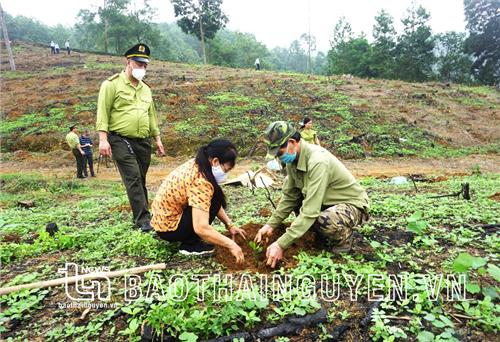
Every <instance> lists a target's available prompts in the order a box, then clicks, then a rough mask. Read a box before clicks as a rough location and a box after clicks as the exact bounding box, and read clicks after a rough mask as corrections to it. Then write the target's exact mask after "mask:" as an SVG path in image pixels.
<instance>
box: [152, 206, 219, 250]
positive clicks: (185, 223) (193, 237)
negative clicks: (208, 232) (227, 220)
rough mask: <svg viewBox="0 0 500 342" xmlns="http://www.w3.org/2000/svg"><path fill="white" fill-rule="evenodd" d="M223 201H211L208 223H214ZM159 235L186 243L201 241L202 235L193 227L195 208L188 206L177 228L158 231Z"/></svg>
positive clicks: (172, 240) (165, 238)
mask: <svg viewBox="0 0 500 342" xmlns="http://www.w3.org/2000/svg"><path fill="white" fill-rule="evenodd" d="M221 205H222V202H221V201H220V200H219V201H217V200H214V199H213V198H212V202H211V203H210V213H209V218H208V223H210V224H212V222H214V220H215V218H216V217H217V213H218V212H219V210H220V208H221ZM156 233H157V234H158V236H159V237H160V238H161V239H163V240H166V241H171V242H175V241H180V242H184V243H188V244H190V243H196V242H198V241H200V237H199V236H198V235H197V234H196V233H195V231H194V227H193V208H192V207H186V209H184V211H183V213H182V216H181V220H180V221H179V225H178V226H177V229H176V230H174V231H172V232H156Z"/></svg>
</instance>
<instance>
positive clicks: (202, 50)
mask: <svg viewBox="0 0 500 342" xmlns="http://www.w3.org/2000/svg"><path fill="white" fill-rule="evenodd" d="M200 37H201V39H200V44H201V53H202V55H203V63H205V64H207V52H206V51H205V34H204V32H203V21H202V14H201V13H200Z"/></svg>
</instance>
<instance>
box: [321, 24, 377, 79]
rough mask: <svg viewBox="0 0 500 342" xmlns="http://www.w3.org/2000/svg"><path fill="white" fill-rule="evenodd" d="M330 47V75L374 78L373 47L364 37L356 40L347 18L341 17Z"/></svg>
mask: <svg viewBox="0 0 500 342" xmlns="http://www.w3.org/2000/svg"><path fill="white" fill-rule="evenodd" d="M330 45H331V47H332V48H331V49H330V51H328V57H327V58H328V62H327V63H328V66H327V73H328V74H352V75H356V76H361V77H371V76H373V72H372V71H371V68H370V58H371V57H370V56H371V46H370V44H369V43H368V41H367V40H366V38H365V37H364V36H363V35H362V36H360V37H358V38H354V36H353V33H352V29H351V25H350V24H349V22H348V21H347V20H346V18H344V17H341V18H340V19H339V20H338V21H337V23H336V24H335V28H334V29H333V35H332V39H331V40H330Z"/></svg>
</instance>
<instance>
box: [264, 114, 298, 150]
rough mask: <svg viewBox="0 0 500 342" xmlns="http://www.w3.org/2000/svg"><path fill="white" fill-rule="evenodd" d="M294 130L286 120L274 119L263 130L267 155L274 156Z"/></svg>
mask: <svg viewBox="0 0 500 342" xmlns="http://www.w3.org/2000/svg"><path fill="white" fill-rule="evenodd" d="M295 132H296V130H295V128H293V125H292V124H291V123H289V122H286V121H275V122H273V123H271V124H270V125H269V126H267V128H266V130H265V131H264V140H265V142H266V144H267V154H268V156H271V157H275V156H276V155H277V154H278V150H279V148H280V147H281V145H283V144H284V143H285V142H287V140H288V139H289V138H290V137H291V136H292V135H294V133H295Z"/></svg>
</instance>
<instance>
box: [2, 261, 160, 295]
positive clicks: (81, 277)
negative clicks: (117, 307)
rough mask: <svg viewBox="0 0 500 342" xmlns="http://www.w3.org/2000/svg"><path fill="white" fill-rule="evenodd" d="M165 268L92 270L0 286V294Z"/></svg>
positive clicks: (153, 266) (158, 266) (144, 267)
mask: <svg viewBox="0 0 500 342" xmlns="http://www.w3.org/2000/svg"><path fill="white" fill-rule="evenodd" d="M165 268H166V264H165V263H162V264H154V265H147V266H141V267H134V268H128V269H125V270H118V271H110V272H92V273H87V274H81V275H78V276H73V277H64V278H58V279H52V280H44V281H39V282H36V283H30V284H22V285H16V286H8V287H2V288H0V296H1V295H6V294H9V293H11V292H15V291H19V290H24V289H42V288H45V287H53V286H58V285H63V284H74V283H76V282H77V281H84V280H90V279H95V278H102V277H106V278H108V279H110V278H116V277H121V276H124V275H127V274H138V273H144V272H148V271H153V270H164V269H165Z"/></svg>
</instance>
